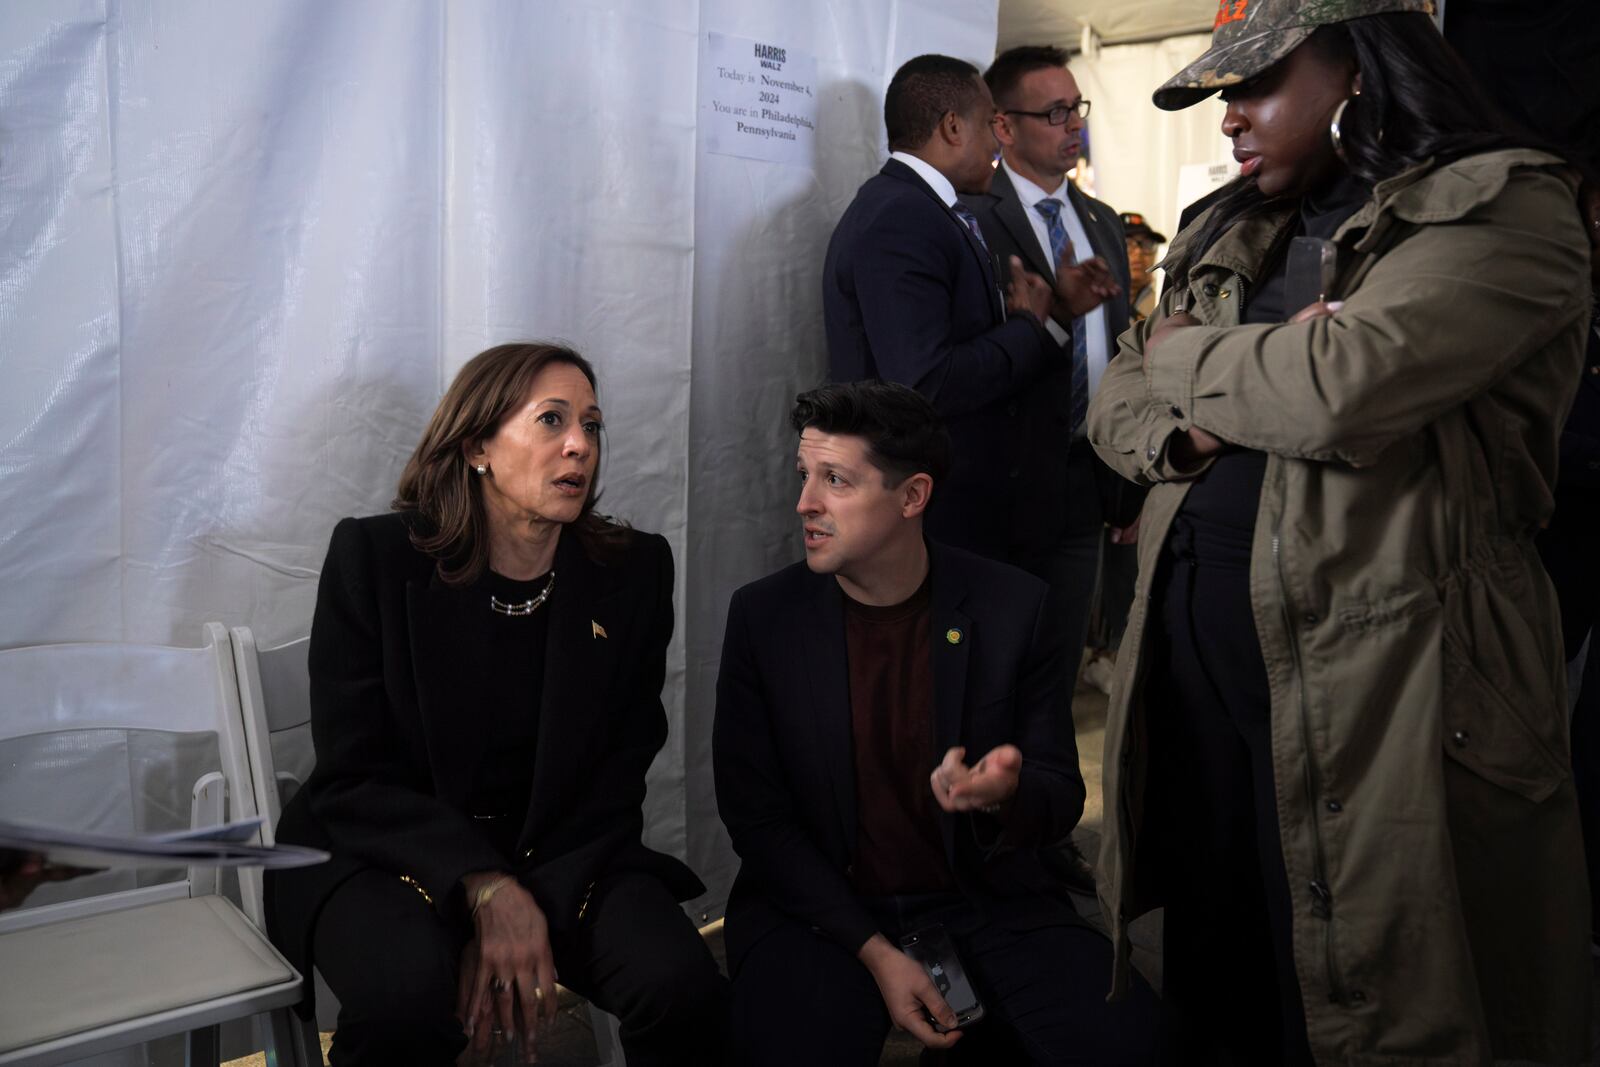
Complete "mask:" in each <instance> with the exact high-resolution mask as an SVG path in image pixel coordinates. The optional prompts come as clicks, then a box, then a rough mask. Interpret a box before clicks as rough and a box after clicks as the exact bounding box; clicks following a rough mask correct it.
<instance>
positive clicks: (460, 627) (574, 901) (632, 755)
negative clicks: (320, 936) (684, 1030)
mask: <svg viewBox="0 0 1600 1067" xmlns="http://www.w3.org/2000/svg"><path fill="white" fill-rule="evenodd" d="M417 521H419V520H417V519H416V517H415V516H411V515H407V514H404V513H395V514H387V515H376V516H372V517H369V518H363V519H345V520H343V521H341V522H340V523H339V524H338V526H337V527H335V529H334V531H333V541H332V544H331V545H330V547H329V549H328V558H327V562H326V564H325V565H324V567H323V570H322V578H321V582H320V584H319V586H318V589H317V608H316V615H315V618H314V620H313V622H312V629H311V649H310V667H311V725H312V735H313V738H314V740H315V742H316V753H317V765H316V769H315V770H314V771H313V772H312V774H311V777H310V780H309V781H307V783H306V785H305V787H304V788H303V789H301V790H300V792H299V793H298V794H297V795H296V796H295V797H294V798H293V800H292V801H291V802H290V803H289V804H288V806H287V807H286V808H285V809H284V812H283V818H282V819H281V820H280V822H279V826H278V838H279V840H282V841H285V842H292V843H295V844H302V845H310V846H313V847H316V848H323V849H327V850H328V851H329V852H331V853H332V854H333V859H332V860H331V861H329V862H328V863H325V864H321V865H319V866H315V867H303V868H298V869H294V870H287V871H273V872H269V876H268V880H267V912H268V916H267V917H268V927H269V931H270V933H271V935H272V938H273V940H274V942H275V943H277V945H278V946H279V948H280V949H281V950H282V951H283V952H284V954H285V955H287V956H288V957H289V959H290V961H291V962H293V963H294V965H295V966H296V967H298V968H300V970H301V973H303V974H309V973H310V965H311V964H312V963H313V962H314V961H313V960H312V958H311V957H312V953H311V943H312V931H313V929H314V927H315V924H316V917H317V913H318V910H319V909H320V908H321V906H322V904H323V902H324V901H325V900H326V899H327V898H328V896H329V894H331V893H332V892H333V891H334V889H336V888H337V887H338V886H339V885H340V884H341V883H342V882H343V881H344V880H345V879H346V878H348V877H350V876H351V875H352V874H354V873H356V872H357V871H360V870H363V869H368V868H375V869H378V870H381V871H387V872H389V873H391V874H393V875H394V876H395V877H396V878H398V879H402V880H403V881H405V882H407V883H408V884H410V885H412V886H413V887H415V889H416V890H417V892H418V893H420V894H422V895H423V896H424V897H425V898H426V899H427V900H428V901H429V903H431V904H432V905H433V906H434V907H435V908H437V909H439V911H440V913H441V914H442V915H446V916H453V917H455V918H459V917H460V915H461V912H460V908H461V903H460V895H461V894H460V890H459V883H460V879H461V876H462V875H464V874H467V873H468V872H471V871H476V870H493V869H505V868H508V867H509V869H510V870H511V871H513V872H514V873H515V874H517V875H518V876H519V878H520V879H521V881H522V882H523V884H524V885H526V886H527V887H528V889H529V890H530V891H531V892H532V893H533V895H534V898H535V899H536V900H537V901H538V902H539V906H540V908H542V909H543V910H544V913H545V917H546V919H547V921H548V922H549V924H550V926H551V927H552V928H553V929H556V930H564V929H570V928H572V927H573V926H574V925H575V924H576V922H577V920H578V917H579V915H580V913H581V912H582V909H583V907H584V903H585V901H586V899H587V894H588V893H589V891H590V890H591V889H592V887H593V886H594V883H595V881H596V880H597V879H598V878H600V877H601V876H602V875H604V874H607V873H611V872H615V871H621V870H637V871H644V872H649V873H654V874H655V875H656V876H658V877H659V878H661V879H662V880H663V882H664V883H665V884H666V886H667V887H668V888H669V889H670V890H671V891H672V892H673V893H674V895H675V896H676V897H677V899H679V900H686V899H688V898H690V897H692V896H697V895H699V894H700V893H703V892H704V891H705V887H704V886H703V885H702V884H701V882H700V880H699V879H698V878H696V877H695V875H694V873H693V872H691V871H690V870H689V868H688V867H686V866H684V865H683V864H682V863H680V862H679V861H678V860H676V859H674V858H672V857H670V856H666V855H663V854H661V853H659V852H655V851H652V850H651V849H648V848H645V847H644V845H643V843H642V842H641V835H642V832H643V825H644V820H643V814H642V811H641V805H642V803H643V801H644V794H645V781H644V779H645V771H646V770H647V769H648V768H649V766H650V762H651V760H653V759H654V758H655V754H656V752H657V751H659V750H660V748H661V746H662V744H663V743H664V742H665V741H666V736H667V720H666V714H665V712H664V710H663V708H662V705H661V686H662V681H663V678H664V676H665V672H666V652H667V642H668V641H669V639H670V638H671V636H672V625H673V615H672V552H671V550H670V549H669V548H668V546H667V542H666V539H665V538H663V537H661V536H660V535H658V534H647V533H640V532H637V531H632V532H631V535H630V536H629V537H628V540H627V543H626V544H624V545H623V546H621V547H620V548H618V549H616V550H615V551H614V552H612V553H608V555H607V558H606V560H605V561H604V562H599V561H597V560H595V559H592V558H591V557H590V555H589V553H588V552H587V551H586V550H585V548H584V547H583V545H582V544H580V543H579V539H578V537H577V534H576V532H575V531H574V530H573V529H572V528H571V527H568V528H567V529H566V530H564V531H563V532H562V536H561V540H560V543H559V544H558V546H557V550H556V557H555V569H556V574H557V576H558V578H559V581H558V582H557V584H556V586H555V588H554V589H553V591H552V593H551V596H550V599H549V601H548V602H547V603H546V604H545V605H544V608H543V610H545V611H548V612H549V613H550V616H549V637H548V640H547V643H546V647H545V656H544V685H543V693H542V696H541V699H540V704H539V727H538V747H537V756H536V758H535V765H534V773H533V788H532V792H531V795H530V800H529V804H528V812H527V817H526V819H525V820H524V822H523V826H522V832H521V834H520V835H519V837H518V839H517V846H516V847H517V850H516V854H515V855H514V856H509V857H508V856H503V855H501V854H500V852H499V851H498V850H497V849H496V848H494V847H493V846H492V845H491V844H490V843H489V841H488V839H487V838H486V837H485V835H484V834H483V833H482V831H481V830H480V829H479V828H478V827H477V826H475V825H474V824H473V820H472V819H471V817H470V816H469V815H468V814H467V813H466V809H465V804H466V801H467V798H468V796H469V795H470V791H471V786H472V783H471V781H470V776H471V774H472V770H473V768H474V767H475V766H476V765H477V761H478V758H479V756H480V755H481V751H482V745H483V744H485V743H486V740H487V739H486V737H485V733H486V731H485V730H483V729H480V728H479V725H478V724H479V719H480V716H479V714H478V711H479V709H478V708H477V707H475V706H474V700H473V694H474V693H476V692H477V691H478V688H479V687H478V684H477V681H476V680H477V679H479V678H482V677H484V676H486V673H487V672H493V671H494V670H496V669H497V664H496V663H493V662H488V661H487V660H488V659H489V657H487V656H486V655H484V654H483V652H482V651H481V649H479V648H478V647H477V643H476V642H474V641H473V640H471V638H470V635H471V634H472V633H474V632H481V624H480V621H479V620H480V619H481V617H482V616H483V614H484V613H485V612H487V611H488V610H489V609H488V607H487V605H486V604H485V603H484V600H485V595H484V593H483V592H482V590H478V589H470V588H468V589H462V588H456V587H452V586H449V585H446V584H445V583H444V582H443V581H441V580H440V579H439V577H438V574H437V570H436V568H435V561H434V560H433V558H432V557H430V556H427V555H425V554H424V553H422V552H419V551H418V550H417V549H416V548H415V547H414V546H413V545H412V544H411V539H410V529H411V524H412V523H415V522H417ZM464 623H465V625H464Z"/></svg>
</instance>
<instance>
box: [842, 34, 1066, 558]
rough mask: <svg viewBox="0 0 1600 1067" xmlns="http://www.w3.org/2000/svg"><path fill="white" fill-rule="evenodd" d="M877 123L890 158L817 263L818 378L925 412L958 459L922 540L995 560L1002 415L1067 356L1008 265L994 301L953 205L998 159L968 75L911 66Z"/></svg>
mask: <svg viewBox="0 0 1600 1067" xmlns="http://www.w3.org/2000/svg"><path fill="white" fill-rule="evenodd" d="M883 114H884V124H885V126H886V127H887V130H888V136H889V148H890V150H891V155H890V157H889V161H888V162H887V163H885V164H884V166H883V170H882V171H880V172H879V173H878V174H877V175H876V176H874V177H872V178H870V179H868V180H867V182H866V184H864V185H862V187H861V189H860V191H859V192H858V193H856V198H855V201H854V202H853V203H851V205H850V207H849V208H847V209H846V210H845V213H844V216H843V217H842V218H841V219H840V220H839V224H838V226H837V227H836V228H835V229H834V231H833V237H832V239H831V240H830V241H829V242H828V254H827V258H826V260H825V261H824V263H823V269H822V311H823V319H824V322H825V324H826V326H827V335H828V374H829V377H830V378H832V379H833V380H834V381H836V382H850V381H856V380H858V379H861V378H883V379H885V380H887V381H894V382H900V383H901V384H903V385H909V386H911V387H912V388H913V389H915V390H917V392H919V393H921V394H922V395H923V396H925V397H927V398H928V400H930V401H931V402H932V403H933V406H934V407H935V408H936V409H937V410H938V411H939V412H940V413H941V414H942V415H944V416H945V417H946V419H947V420H948V425H949V428H950V435H951V437H952V438H953V439H954V440H955V443H956V461H955V465H954V467H953V468H952V470H951V472H950V476H949V478H948V479H947V480H946V482H945V484H944V486H943V489H942V492H941V493H940V500H939V502H938V503H937V504H936V505H935V506H934V508H933V510H932V511H931V512H930V513H929V515H928V530H929V532H930V533H932V534H933V535H934V536H935V537H937V538H939V539H940V540H941V541H945V542H946V543H948V544H952V545H957V546H959V547H961V548H966V549H970V550H972V551H974V552H982V553H983V554H984V555H988V556H994V557H996V558H999V557H1000V555H1001V554H1002V553H1003V552H1004V551H1005V548H1006V541H1007V529H1006V525H1007V519H1008V518H1009V515H1008V512H1007V509H1006V507H1005V506H1004V504H1005V501H1006V500H1007V498H1008V497H1009V495H1010V493H1011V492H1012V489H1013V487H1012V486H1011V484H1010V482H1009V480H1008V474H1009V473H1010V471H1011V468H1012V466H1014V462H1015V459H1016V456H1015V451H1016V447H1017V444H1018V442H1016V441H1014V440H1013V434H1012V433H1011V425H1010V424H1011V422H1012V414H1013V413H1014V412H1013V411H1011V410H1009V409H1011V408H1012V407H1013V406H1014V404H1015V402H1016V400H1017V398H1018V397H1019V396H1021V395H1022V394H1023V393H1024V391H1025V390H1027V389H1028V388H1029V387H1030V386H1031V385H1032V384H1033V383H1035V382H1036V381H1038V380H1039V379H1040V378H1041V377H1043V376H1044V375H1045V374H1046V373H1047V372H1048V371H1049V370H1050V369H1051V368H1052V367H1054V366H1056V365H1058V364H1060V363H1061V362H1062V360H1063V359H1064V358H1066V357H1064V356H1063V354H1062V351H1061V347H1060V345H1058V344H1057V343H1056V342H1055V341H1054V340H1053V339H1052V338H1051V336H1050V334H1049V333H1048V332H1047V331H1046V330H1045V327H1044V325H1043V322H1044V319H1045V318H1046V317H1047V316H1048V315H1049V314H1050V308H1051V304H1052V294H1051V291H1050V286H1049V284H1048V283H1047V282H1045V281H1044V280H1043V279H1042V278H1040V277H1039V276H1038V275H1037V274H1034V273H1032V272H1029V271H1026V270H1022V269H1021V268H1020V266H1019V268H1018V270H1017V272H1016V274H1015V275H1014V276H1013V278H1014V284H1013V285H1012V286H1011V287H1010V291H1009V293H1006V292H1002V290H1001V285H1000V274H999V272H998V270H997V267H996V264H995V262H994V257H993V256H992V255H991V253H990V250H989V249H988V248H987V247H986V246H985V245H984V243H983V235H982V233H981V231H980V230H979V229H978V224H977V221H976V220H975V219H974V218H973V216H972V214H971V213H970V212H968V211H967V209H966V208H964V207H962V206H961V205H960V204H959V203H958V202H957V200H956V194H957V193H981V192H983V191H984V190H986V189H987V188H989V181H990V179H991V178H992V177H993V176H994V156H995V153H996V152H997V151H998V150H999V144H998V142H996V141H995V136H994V130H993V122H994V118H995V110H994V101H993V100H991V99H990V97H989V89H988V87H987V86H986V85H984V83H983V79H982V78H980V77H979V76H978V71H977V69H976V68H974V67H973V66H972V65H971V64H968V63H964V62H962V61H961V60H959V59H952V58H950V57H948V56H937V55H928V56H918V57H917V58H915V59H913V60H910V61H909V62H907V63H906V64H905V65H904V66H903V67H901V68H900V69H899V70H898V71H897V72H896V73H895V76H894V78H893V80H891V81H890V83H889V90H888V93H887V95H886V96H885V98H884V104H883ZM1069 355H1070V353H1069Z"/></svg>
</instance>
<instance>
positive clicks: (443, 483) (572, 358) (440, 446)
mask: <svg viewBox="0 0 1600 1067" xmlns="http://www.w3.org/2000/svg"><path fill="white" fill-rule="evenodd" d="M553 363H566V364H570V365H571V366H574V367H577V368H578V369H579V370H580V371H582V372H583V376H584V377H585V378H587V379H589V385H590V386H591V387H592V388H594V389H595V390H596V391H597V392H598V390H599V385H598V384H597V383H596V381H595V376H594V368H593V367H591V366H590V365H589V361H588V360H586V359H584V358H583V357H582V356H580V355H578V353H576V352H574V351H573V350H572V349H570V348H567V347H566V346H564V345H558V344H552V343H550V342H547V341H518V342H514V343H512V344H505V345H496V346H495V347H494V348H490V349H486V350H485V351H483V352H479V353H478V354H477V355H476V356H473V357H472V358H471V359H469V360H468V361H467V363H466V365H465V366H463V367H462V368H461V370H460V371H459V372H458V373H457V374H456V377H455V380H454V381H452V382H451V383H450V388H448V389H446V390H445V394H444V398H443V399H441V400H440V401H439V406H438V407H437V408H435V409H434V412H433V417H432V418H431V419H429V420H428V428H427V429H426V430H424V431H423V432H422V440H421V441H419V442H418V443H417V448H416V451H414V452H413V453H412V454H411V459H410V460H409V461H407V463H406V469H405V470H404V471H403V472H402V473H401V475H400V488H399V491H398V492H397V493H396V494H395V498H394V501H393V503H392V504H391V505H390V506H391V507H393V508H394V509H395V510H396V511H407V512H412V513H413V514H415V515H416V516H417V517H418V518H420V519H421V520H422V521H421V522H419V523H414V524H412V528H411V543H412V544H414V545H415V546H416V547H417V549H418V551H421V552H426V553H427V554H428V555H430V556H432V557H433V558H434V559H436V560H438V568H439V577H440V578H441V579H442V580H444V581H445V582H446V583H447V584H449V585H470V584H471V583H473V582H475V581H477V579H478V577H479V576H480V575H482V574H483V570H484V568H485V567H487V566H488V565H489V537H488V532H487V530H486V529H485V523H486V522H487V521H488V520H487V517H486V516H485V513H484V508H483V490H482V488H481V487H480V486H479V485H478V479H477V477H476V476H475V475H474V474H473V472H472V469H471V468H470V467H469V466H468V465H467V446H469V445H472V444H476V443H477V442H479V441H484V440H487V439H488V438H490V437H493V436H494V435H495V432H496V431H497V430H498V429H499V428H500V423H501V422H502V421H503V420H504V419H505V417H506V416H507V415H509V414H511V413H512V412H514V411H516V410H517V409H519V408H520V407H521V406H522V404H523V403H524V401H525V400H526V399H527V396H528V391H529V390H530V389H532V388H533V381H534V379H535V378H537V377H538V376H539V373H540V372H541V371H543V370H544V369H545V368H546V367H548V366H550V365H551V364H553ZM596 448H597V449H598V448H599V445H598V444H597V445H596ZM599 459H600V457H599V456H598V455H597V456H596V470H598V469H599ZM599 499H600V493H599V490H598V487H597V481H595V482H590V484H589V495H588V496H587V497H586V498H585V499H584V501H583V510H582V511H581V512H579V513H578V517H577V519H576V520H574V521H573V523H572V531H573V533H575V534H577V535H578V540H579V541H580V542H581V543H582V544H583V547H584V549H585V550H586V551H587V552H588V554H589V555H590V556H591V557H593V558H595V559H600V560H603V559H604V558H605V557H606V556H607V555H609V554H610V553H611V552H612V551H613V550H614V549H616V548H618V547H620V545H622V544H623V543H625V542H626V541H627V539H628V537H629V534H630V531H629V530H628V528H627V527H626V526H624V525H622V524H620V523H618V522H615V521H614V520H612V519H609V518H607V517H606V516H604V515H601V514H600V513H599V512H597V511H595V510H594V506H595V503H596V502H597V501H598V500H599Z"/></svg>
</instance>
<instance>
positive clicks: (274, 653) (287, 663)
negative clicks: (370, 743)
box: [230, 626, 339, 1067]
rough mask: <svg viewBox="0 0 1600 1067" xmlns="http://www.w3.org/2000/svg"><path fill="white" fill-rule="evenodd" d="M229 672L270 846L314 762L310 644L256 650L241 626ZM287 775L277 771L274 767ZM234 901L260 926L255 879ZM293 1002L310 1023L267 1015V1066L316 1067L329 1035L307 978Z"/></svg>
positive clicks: (245, 879) (243, 880) (328, 1013)
mask: <svg viewBox="0 0 1600 1067" xmlns="http://www.w3.org/2000/svg"><path fill="white" fill-rule="evenodd" d="M230 637H231V642H230V643H231V644H232V646H233V664H234V671H235V673H236V674H237V675H238V678H239V706H240V719H241V721H242V723H243V726H244V739H245V757H246V760H247V762H248V763H249V766H250V782H251V788H252V789H253V790H254V792H255V803H256V810H258V811H260V812H261V814H262V815H264V816H266V825H265V826H263V827H262V837H263V840H265V841H266V842H267V843H269V844H273V843H276V840H277V838H276V834H277V826H278V818H279V816H281V815H282V814H283V805H284V804H286V803H288V802H289V798H291V797H293V796H294V794H295V792H296V791H298V790H299V788H300V787H301V786H302V785H304V784H305V779H306V777H307V776H308V775H310V773H311V768H312V765H313V763H314V762H315V757H314V756H313V754H312V749H311V676H310V672H309V671H308V670H307V668H306V650H307V649H308V648H309V647H310V644H311V640H310V638H306V637H302V638H300V639H299V640H298V641H291V642H289V643H288V644H286V645H280V646H278V647H277V648H269V649H264V650H262V649H257V648H256V639H255V635H254V634H252V633H251V632H250V628H249V627H247V626H235V627H234V628H233V630H232V632H231V634H230ZM280 757H281V758H282V762H283V764H284V765H285V766H286V767H288V768H291V769H288V770H278V769H277V768H278V765H279V759H280ZM239 894H240V897H241V898H242V900H243V902H244V907H245V911H246V912H247V913H249V914H252V915H254V916H258V917H262V921H263V923H264V916H265V902H264V899H263V892H262V883H261V872H260V871H242V872H240V878H239ZM305 980H306V985H305V987H304V988H303V990H302V993H301V996H302V997H306V996H309V997H310V998H311V1004H312V1008H313V1013H314V1014H313V1017H312V1018H309V1019H307V1018H301V1017H300V1016H299V1015H298V1014H295V1013H291V1014H290V1018H289V1019H287V1020H286V1019H284V1018H283V1017H282V1016H277V1015H274V1016H273V1017H272V1018H271V1019H270V1025H271V1029H270V1032H269V1033H266V1034H263V1035H261V1036H262V1044H263V1045H265V1046H266V1048H267V1050H268V1055H269V1059H270V1058H273V1056H274V1054H275V1057H276V1059H277V1060H278V1061H279V1062H283V1063H293V1064H295V1065H296V1067H320V1065H321V1063H322V1042H321V1039H320V1037H319V1036H318V1032H317V1031H318V1028H319V1026H321V1025H323V1023H322V1018H323V1017H324V1016H325V1018H326V1026H327V1028H328V1029H329V1030H331V1029H333V1025H334V1020H335V1019H336V1018H337V1016H338V1012H339V1005H338V1002H337V1001H335V1000H334V999H333V994H332V993H329V992H327V991H326V989H319V988H318V985H319V983H318V982H317V980H316V977H315V975H314V974H308V975H306V976H305Z"/></svg>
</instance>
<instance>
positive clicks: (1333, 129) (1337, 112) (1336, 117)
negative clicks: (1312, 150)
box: [1328, 91, 1361, 160]
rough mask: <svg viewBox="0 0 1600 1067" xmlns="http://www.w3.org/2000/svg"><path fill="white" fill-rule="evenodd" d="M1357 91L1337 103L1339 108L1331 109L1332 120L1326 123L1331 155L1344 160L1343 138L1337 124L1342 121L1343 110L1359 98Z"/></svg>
mask: <svg viewBox="0 0 1600 1067" xmlns="http://www.w3.org/2000/svg"><path fill="white" fill-rule="evenodd" d="M1360 95H1361V93H1360V92H1359V91H1357V92H1353V93H1351V94H1350V95H1349V96H1347V97H1345V98H1344V99H1343V100H1341V101H1339V106H1338V107H1336V108H1334V109H1333V118H1332V119H1330V120H1329V121H1328V139H1329V140H1330V141H1332V142H1333V154H1334V155H1336V156H1338V157H1339V158H1340V159H1341V160H1344V158H1345V157H1344V136H1343V133H1342V131H1341V130H1340V129H1339V123H1340V122H1342V121H1343V120H1344V109H1345V108H1347V107H1349V106H1350V101H1352V100H1354V99H1355V98H1356V97H1358V96H1360Z"/></svg>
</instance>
